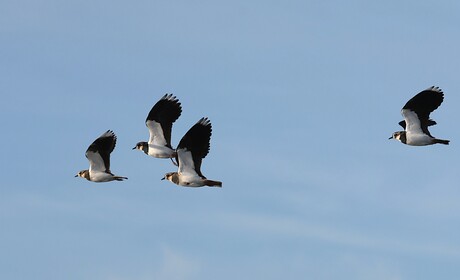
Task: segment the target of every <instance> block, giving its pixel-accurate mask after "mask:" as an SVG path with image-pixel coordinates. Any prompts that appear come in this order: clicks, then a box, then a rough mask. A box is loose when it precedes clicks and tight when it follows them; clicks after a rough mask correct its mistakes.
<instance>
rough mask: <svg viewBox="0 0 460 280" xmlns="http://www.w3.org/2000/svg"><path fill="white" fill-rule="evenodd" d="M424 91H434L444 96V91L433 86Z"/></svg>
mask: <svg viewBox="0 0 460 280" xmlns="http://www.w3.org/2000/svg"><path fill="white" fill-rule="evenodd" d="M424 91H434V92H438V93H441V94H444V92H443V91H442V89H441V88H440V87H438V86H431V87H429V88H427V89H425V90H424Z"/></svg>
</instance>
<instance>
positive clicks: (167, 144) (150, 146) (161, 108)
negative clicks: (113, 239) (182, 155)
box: [133, 94, 182, 158]
mask: <svg viewBox="0 0 460 280" xmlns="http://www.w3.org/2000/svg"><path fill="white" fill-rule="evenodd" d="M181 113H182V108H181V104H180V102H179V100H178V99H177V98H176V97H175V96H173V95H172V94H165V95H164V96H163V97H162V98H161V99H160V100H159V101H158V102H157V103H156V104H155V105H153V107H152V109H151V110H150V112H149V114H148V116H147V119H146V120H145V125H146V126H147V128H148V129H149V133H150V138H149V141H148V142H139V143H137V144H136V146H135V147H134V148H133V150H134V149H137V150H141V151H143V152H144V153H145V154H147V155H149V156H152V157H156V158H174V157H175V156H176V151H175V150H174V149H173V148H172V146H171V130H172V125H173V123H174V122H175V121H176V120H177V119H178V118H179V116H180V115H181Z"/></svg>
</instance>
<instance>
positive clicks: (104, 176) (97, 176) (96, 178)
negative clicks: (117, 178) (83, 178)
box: [89, 171, 113, 182]
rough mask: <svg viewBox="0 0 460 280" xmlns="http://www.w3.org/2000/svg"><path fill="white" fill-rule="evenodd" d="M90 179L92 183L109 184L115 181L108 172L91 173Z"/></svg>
mask: <svg viewBox="0 0 460 280" xmlns="http://www.w3.org/2000/svg"><path fill="white" fill-rule="evenodd" d="M89 178H90V180H91V181H92V182H109V181H113V176H112V175H111V174H109V173H106V172H101V171H90V172H89Z"/></svg>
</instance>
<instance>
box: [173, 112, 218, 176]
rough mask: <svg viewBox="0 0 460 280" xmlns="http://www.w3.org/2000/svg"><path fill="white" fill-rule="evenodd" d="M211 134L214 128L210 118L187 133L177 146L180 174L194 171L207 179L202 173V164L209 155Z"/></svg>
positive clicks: (200, 121) (203, 119) (204, 119)
mask: <svg viewBox="0 0 460 280" xmlns="http://www.w3.org/2000/svg"><path fill="white" fill-rule="evenodd" d="M211 134H212V126H211V122H210V121H209V119H208V118H201V119H200V120H199V121H198V122H197V123H196V124H195V125H194V126H192V128H190V129H189V131H187V133H186V134H185V135H184V137H182V139H181V140H180V142H179V145H178V146H177V156H176V160H177V162H178V163H179V172H181V171H184V172H186V171H189V170H190V169H193V170H194V172H196V173H197V174H198V175H199V176H201V177H203V178H205V177H204V175H203V174H202V173H201V162H202V159H203V158H205V157H206V155H207V154H208V153H209V147H210V141H211Z"/></svg>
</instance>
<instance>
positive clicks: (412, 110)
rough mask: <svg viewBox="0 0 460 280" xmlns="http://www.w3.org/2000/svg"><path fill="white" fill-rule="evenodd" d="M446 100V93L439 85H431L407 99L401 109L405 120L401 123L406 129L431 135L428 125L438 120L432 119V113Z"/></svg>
mask: <svg viewBox="0 0 460 280" xmlns="http://www.w3.org/2000/svg"><path fill="white" fill-rule="evenodd" d="M443 100H444V93H443V92H442V90H441V89H440V88H439V87H434V86H432V87H429V88H427V89H426V90H424V91H421V92H419V93H418V94H417V95H415V96H414V97H412V98H411V99H410V100H409V101H407V103H406V105H404V107H403V108H402V110H401V114H402V115H403V117H404V121H402V122H400V123H399V124H400V125H401V126H402V127H404V129H405V130H406V131H410V132H416V133H425V134H428V135H430V132H429V131H428V126H431V125H435V124H436V122H435V121H433V120H430V113H431V112H433V111H434V110H436V109H437V108H438V107H439V106H440V105H441V103H442V102H443Z"/></svg>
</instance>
